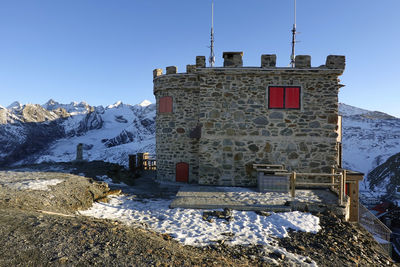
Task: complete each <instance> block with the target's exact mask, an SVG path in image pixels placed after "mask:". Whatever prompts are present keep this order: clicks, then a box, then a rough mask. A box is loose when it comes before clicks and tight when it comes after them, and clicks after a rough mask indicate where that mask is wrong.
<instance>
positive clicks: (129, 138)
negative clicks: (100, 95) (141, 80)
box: [0, 99, 155, 166]
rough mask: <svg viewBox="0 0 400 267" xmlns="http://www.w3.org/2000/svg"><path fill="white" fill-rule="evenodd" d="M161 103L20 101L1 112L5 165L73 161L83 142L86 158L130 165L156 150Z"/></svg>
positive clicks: (0, 147) (2, 160)
mask: <svg viewBox="0 0 400 267" xmlns="http://www.w3.org/2000/svg"><path fill="white" fill-rule="evenodd" d="M154 133H155V105H154V104H151V103H150V102H149V101H147V100H145V101H143V102H142V103H140V104H138V105H134V106H132V105H128V104H123V103H122V102H121V101H119V102H117V103H115V104H113V105H110V106H107V107H106V108H104V107H102V106H98V107H95V106H90V105H89V104H87V103H85V102H80V103H78V102H72V103H70V104H60V103H58V102H56V101H54V100H52V99H50V100H49V101H48V102H46V103H45V104H43V105H33V104H26V105H22V104H20V103H19V102H14V103H12V104H11V105H10V106H8V107H7V108H0V166H1V165H3V166H7V165H11V164H22V163H34V162H36V163H39V162H43V161H70V160H74V159H75V157H76V146H77V145H78V144H79V143H83V144H84V146H83V148H84V157H85V159H88V160H104V161H110V162H116V163H120V164H124V165H127V162H128V155H129V154H134V153H137V152H150V153H154V151H155V137H154Z"/></svg>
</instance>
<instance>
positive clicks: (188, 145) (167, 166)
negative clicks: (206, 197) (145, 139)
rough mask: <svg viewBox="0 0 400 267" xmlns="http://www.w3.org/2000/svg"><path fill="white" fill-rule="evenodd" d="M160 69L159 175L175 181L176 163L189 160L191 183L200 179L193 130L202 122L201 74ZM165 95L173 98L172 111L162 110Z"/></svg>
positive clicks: (156, 89)
mask: <svg viewBox="0 0 400 267" xmlns="http://www.w3.org/2000/svg"><path fill="white" fill-rule="evenodd" d="M157 71H158V73H157V72H155V79H154V95H155V97H156V103H157V114H156V144H157V145H156V155H157V178H158V179H160V180H166V181H175V166H176V164H177V163H179V162H186V163H188V164H189V182H197V177H198V168H199V167H198V156H197V155H198V154H197V153H198V143H199V142H198V139H197V138H191V137H190V133H191V131H193V129H194V128H196V126H197V125H198V114H199V109H198V108H199V106H198V95H199V82H198V76H197V75H193V74H176V73H173V72H172V73H169V74H167V75H162V74H161V73H162V72H161V71H160V70H157ZM175 72H176V71H175ZM158 75H162V76H159V77H157V76H158ZM163 96H171V97H172V99H173V112H172V113H162V114H160V113H159V106H158V105H159V99H160V98H161V97H163Z"/></svg>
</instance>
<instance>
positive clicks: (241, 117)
mask: <svg viewBox="0 0 400 267" xmlns="http://www.w3.org/2000/svg"><path fill="white" fill-rule="evenodd" d="M242 57H243V53H242V52H225V53H223V58H224V66H223V67H213V68H209V67H206V64H205V57H203V56H198V57H196V65H187V68H186V72H185V73H177V68H176V67H174V66H171V67H167V68H166V74H163V72H162V70H161V69H155V70H154V73H153V74H154V95H155V97H156V102H157V117H156V154H157V177H158V179H161V180H168V181H181V182H189V183H199V184H209V185H228V186H244V185H250V186H251V185H255V184H256V175H255V171H254V169H253V168H252V166H253V164H254V163H267V164H284V165H285V166H286V168H287V169H288V170H289V171H297V172H324V173H329V172H331V168H332V166H335V167H337V166H338V165H339V154H340V153H339V145H338V140H337V137H338V92H339V88H340V87H341V86H342V85H340V84H339V79H338V76H340V75H341V74H342V73H343V71H344V67H345V57H344V56H333V55H331V56H328V57H327V59H326V64H325V65H322V66H319V67H311V58H310V56H304V55H303V56H301V55H298V56H296V59H295V68H287V67H276V55H262V56H261V66H260V67H243V61H242Z"/></svg>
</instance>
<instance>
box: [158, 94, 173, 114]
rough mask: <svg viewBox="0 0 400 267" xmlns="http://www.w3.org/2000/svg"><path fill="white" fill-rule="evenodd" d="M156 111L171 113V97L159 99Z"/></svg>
mask: <svg viewBox="0 0 400 267" xmlns="http://www.w3.org/2000/svg"><path fill="white" fill-rule="evenodd" d="M158 111H159V112H160V113H171V112H172V97H171V96H164V97H161V98H160V101H159V106H158Z"/></svg>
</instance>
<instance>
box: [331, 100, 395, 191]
mask: <svg viewBox="0 0 400 267" xmlns="http://www.w3.org/2000/svg"><path fill="white" fill-rule="evenodd" d="M339 113H340V114H341V115H342V116H343V120H342V123H343V125H342V128H343V143H342V144H343V166H344V167H345V168H347V169H351V170H354V171H359V172H362V173H364V174H365V179H364V180H362V181H361V183H360V193H361V194H362V195H365V197H368V198H371V197H372V198H379V197H380V196H381V195H384V194H385V193H386V185H387V184H388V180H385V181H384V183H382V185H381V186H380V187H379V188H376V189H374V190H373V191H371V190H370V188H369V181H368V180H367V179H366V177H367V174H368V173H369V172H370V171H372V170H373V169H374V168H376V167H377V166H379V165H380V164H382V163H384V162H385V161H386V160H387V159H388V158H389V157H390V156H392V155H394V154H396V153H398V152H399V151H400V138H399V137H400V119H398V118H394V117H391V116H389V115H387V114H384V113H379V112H372V111H368V110H364V109H359V108H356V107H352V106H349V105H346V104H342V103H341V104H340V105H339Z"/></svg>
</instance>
